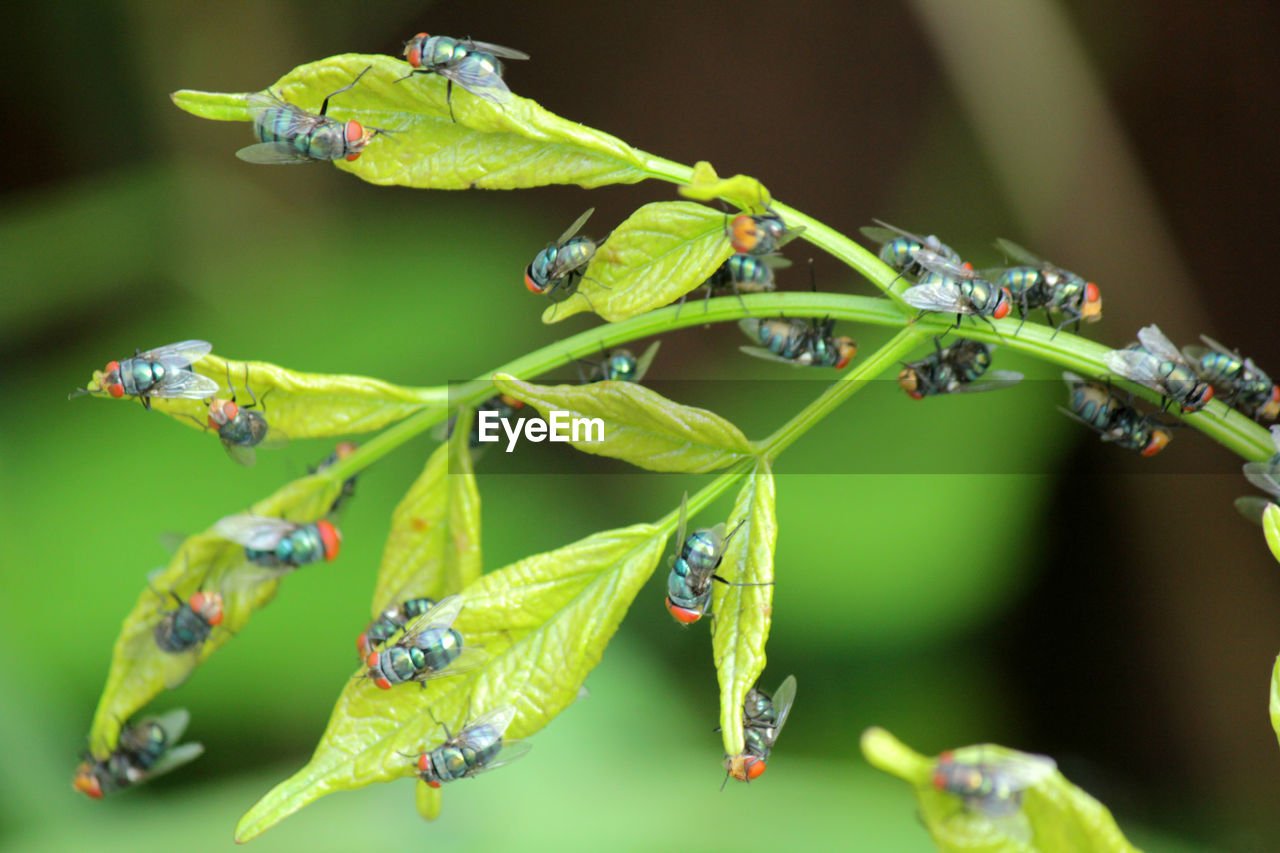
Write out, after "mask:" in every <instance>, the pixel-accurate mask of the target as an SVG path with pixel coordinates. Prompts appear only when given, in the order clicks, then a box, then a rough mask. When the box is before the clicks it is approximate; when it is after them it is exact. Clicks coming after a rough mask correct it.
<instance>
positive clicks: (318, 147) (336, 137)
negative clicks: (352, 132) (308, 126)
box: [305, 120, 347, 160]
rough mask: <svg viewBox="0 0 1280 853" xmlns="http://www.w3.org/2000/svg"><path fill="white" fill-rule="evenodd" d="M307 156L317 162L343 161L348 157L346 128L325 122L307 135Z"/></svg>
mask: <svg viewBox="0 0 1280 853" xmlns="http://www.w3.org/2000/svg"><path fill="white" fill-rule="evenodd" d="M305 153H306V154H307V156H309V157H313V158H315V159H316V160H341V159H342V158H343V157H345V156H347V136H346V132H345V126H344V125H343V124H340V123H338V122H334V121H329V120H325V121H322V122H321V123H320V124H317V125H316V126H315V127H314V128H313V129H312V130H311V133H309V134H308V135H307V150H306V152H305Z"/></svg>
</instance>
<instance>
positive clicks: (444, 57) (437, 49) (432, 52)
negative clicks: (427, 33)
mask: <svg viewBox="0 0 1280 853" xmlns="http://www.w3.org/2000/svg"><path fill="white" fill-rule="evenodd" d="M466 55H467V51H466V49H465V48H463V47H462V46H461V45H459V44H458V43H457V42H456V41H454V40H453V39H451V38H449V37H448V36H432V37H431V38H429V39H427V41H426V44H424V45H423V46H422V64H423V66H425V67H428V68H430V67H432V66H440V65H448V64H449V63H451V62H453V61H455V60H458V59H461V58H462V57H464V56H466Z"/></svg>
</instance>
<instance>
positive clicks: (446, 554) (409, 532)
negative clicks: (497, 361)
mask: <svg viewBox="0 0 1280 853" xmlns="http://www.w3.org/2000/svg"><path fill="white" fill-rule="evenodd" d="M472 414H473V413H471V412H470V411H468V412H464V413H463V416H461V417H459V419H458V422H457V423H456V424H455V425H454V430H453V436H452V437H451V438H450V439H449V441H448V442H447V443H445V444H442V445H440V446H439V447H437V448H436V449H435V452H433V453H432V454H431V457H430V458H429V459H428V460H427V465H426V467H425V468H424V469H423V471H422V474H421V475H419V477H418V479H417V480H415V481H414V483H413V485H412V486H410V487H409V491H408V492H407V493H406V494H405V496H404V498H403V499H401V501H400V503H399V505H398V506H397V507H396V508H395V511H394V512H393V513H392V514H391V533H390V535H388V537H387V546H386V548H385V549H384V550H383V552H382V566H381V567H380V568H379V569H378V583H377V586H376V587H375V589H374V593H373V605H372V612H373V616H374V617H375V618H376V617H377V616H378V615H379V614H380V613H381V612H382V610H383V608H385V607H387V606H388V605H389V604H393V603H395V602H397V601H400V600H402V599H405V598H414V597H417V596H426V597H428V598H433V599H436V600H437V601H438V600H440V599H441V598H444V597H445V596H446V595H452V594H453V593H455V592H461V591H462V590H463V589H464V588H465V587H466V586H468V585H469V584H470V583H471V582H472V581H474V580H475V579H476V578H478V577H480V493H479V491H478V490H477V489H476V479H475V473H474V472H473V470H472V467H471V453H470V450H469V448H468V446H467V439H468V436H469V434H470V430H471V427H470V419H471V416H472Z"/></svg>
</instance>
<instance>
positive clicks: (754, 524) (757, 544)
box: [711, 459, 778, 756]
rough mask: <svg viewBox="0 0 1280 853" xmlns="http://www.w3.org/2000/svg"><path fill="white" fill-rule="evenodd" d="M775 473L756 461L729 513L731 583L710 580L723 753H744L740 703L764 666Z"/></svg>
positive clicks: (725, 566)
mask: <svg viewBox="0 0 1280 853" xmlns="http://www.w3.org/2000/svg"><path fill="white" fill-rule="evenodd" d="M774 499H775V495H774V488H773V473H772V472H771V471H770V470H769V463H768V462H767V461H765V460H764V459H761V460H759V461H758V462H756V467H755V470H754V471H753V472H752V474H751V477H750V478H748V479H747V481H746V482H745V483H744V484H743V486H742V491H740V492H739V493H738V499H737V501H736V502H735V503H734V505H733V513H732V514H731V515H730V516H729V530H731V531H732V530H733V529H734V527H735V525H737V524H738V522H739V521H741V522H742V527H741V529H739V530H738V531H737V532H736V533H734V534H733V539H732V540H730V542H729V547H728V549H727V550H726V551H725V555H724V561H723V562H722V563H721V564H720V569H719V570H718V572H719V574H720V575H721V576H723V577H724V578H725V579H726V580H728V581H731V582H733V583H752V584H765V585H764V586H725V585H724V584H712V591H711V605H712V607H711V611H712V613H714V614H715V619H714V620H712V622H711V648H712V651H713V653H714V656H715V662H716V675H717V676H718V677H719V680H720V732H721V737H722V738H723V739H724V752H725V755H728V756H734V755H740V754H741V753H742V749H743V745H742V702H743V700H744V699H745V698H746V696H747V691H748V690H750V689H751V688H752V687H753V686H755V683H756V680H757V679H759V678H760V673H761V672H763V671H764V665H765V652H764V646H765V642H766V641H767V640H768V639H769V623H770V621H772V617H773V549H774V545H775V544H776V543H777V541H778V519H777V516H776V515H775V510H774Z"/></svg>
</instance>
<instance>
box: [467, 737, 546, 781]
mask: <svg viewBox="0 0 1280 853" xmlns="http://www.w3.org/2000/svg"><path fill="white" fill-rule="evenodd" d="M531 749H533V744H531V743H529V741H527V740H509V741H504V742H503V744H502V750H501V751H500V752H499V753H498V754H497V755H495V756H494V757H493V760H492V761H490V762H488V763H487V764H485V765H484V766H483V767H480V768H478V769H477V770H476V772H475V773H472V774H469V775H472V776H474V775H476V773H488V772H489V771H490V770H497V769H498V768H499V767H501V766H503V765H504V764H510V763H511V762H513V761H515V760H516V759H517V758H524V757H525V756H526V755H528V754H529V750H531Z"/></svg>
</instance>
